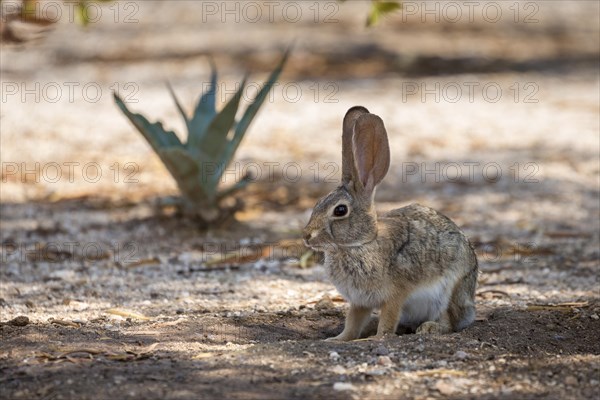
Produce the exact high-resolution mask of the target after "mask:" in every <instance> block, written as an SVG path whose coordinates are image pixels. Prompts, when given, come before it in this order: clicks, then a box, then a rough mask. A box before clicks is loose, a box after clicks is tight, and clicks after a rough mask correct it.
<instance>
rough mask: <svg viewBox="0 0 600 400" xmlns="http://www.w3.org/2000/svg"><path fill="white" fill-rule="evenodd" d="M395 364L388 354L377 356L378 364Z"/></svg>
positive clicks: (388, 365) (387, 365) (385, 365)
mask: <svg viewBox="0 0 600 400" xmlns="http://www.w3.org/2000/svg"><path fill="white" fill-rule="evenodd" d="M393 364H394V363H393V362H392V359H391V358H389V357H388V356H379V357H377V365H383V366H384V367H390V366H392V365H393Z"/></svg>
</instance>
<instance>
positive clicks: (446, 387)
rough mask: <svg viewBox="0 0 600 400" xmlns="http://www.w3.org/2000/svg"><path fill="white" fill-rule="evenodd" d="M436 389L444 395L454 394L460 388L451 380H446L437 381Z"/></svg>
mask: <svg viewBox="0 0 600 400" xmlns="http://www.w3.org/2000/svg"><path fill="white" fill-rule="evenodd" d="M435 389H436V390H437V391H438V392H440V393H441V394H443V395H444V396H450V395H453V394H454V393H456V392H457V391H458V388H457V387H456V386H454V385H453V384H452V383H451V382H445V381H437V382H436V384H435Z"/></svg>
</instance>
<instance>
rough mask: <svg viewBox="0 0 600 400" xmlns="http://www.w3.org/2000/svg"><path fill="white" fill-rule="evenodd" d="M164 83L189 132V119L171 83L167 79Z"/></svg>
mask: <svg viewBox="0 0 600 400" xmlns="http://www.w3.org/2000/svg"><path fill="white" fill-rule="evenodd" d="M166 83H167V88H168V89H169V93H171V97H173V101H174V102H175V105H176V106H177V110H178V111H179V114H181V118H183V122H184V123H185V126H186V127H187V129H188V132H189V130H190V120H189V118H188V116H187V114H186V113H185V110H184V109H183V107H182V106H181V103H180V102H179V99H178V98H177V95H176V94H175V91H174V90H173V87H172V86H171V83H170V82H169V81H167V82H166Z"/></svg>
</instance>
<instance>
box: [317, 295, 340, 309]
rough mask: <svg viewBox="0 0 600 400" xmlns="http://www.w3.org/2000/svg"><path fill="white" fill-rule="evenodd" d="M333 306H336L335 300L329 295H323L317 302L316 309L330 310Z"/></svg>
mask: <svg viewBox="0 0 600 400" xmlns="http://www.w3.org/2000/svg"><path fill="white" fill-rule="evenodd" d="M331 308H335V305H334V304H333V301H331V299H330V298H329V297H327V296H326V297H323V298H322V299H321V300H319V301H318V302H317V304H315V310H328V309H331Z"/></svg>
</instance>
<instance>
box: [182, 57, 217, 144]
mask: <svg viewBox="0 0 600 400" xmlns="http://www.w3.org/2000/svg"><path fill="white" fill-rule="evenodd" d="M209 63H210V71H211V73H210V84H209V87H208V90H207V91H206V92H204V93H203V94H202V96H201V97H200V99H199V100H198V104H196V108H195V109H194V115H192V119H191V121H190V124H189V128H188V139H187V147H188V148H189V149H198V147H199V145H200V143H201V142H202V138H203V137H204V135H205V134H206V128H208V126H209V125H210V123H211V122H212V120H213V119H214V118H215V116H216V115H217V106H216V100H217V68H216V67H215V63H214V61H213V60H212V59H209Z"/></svg>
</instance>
